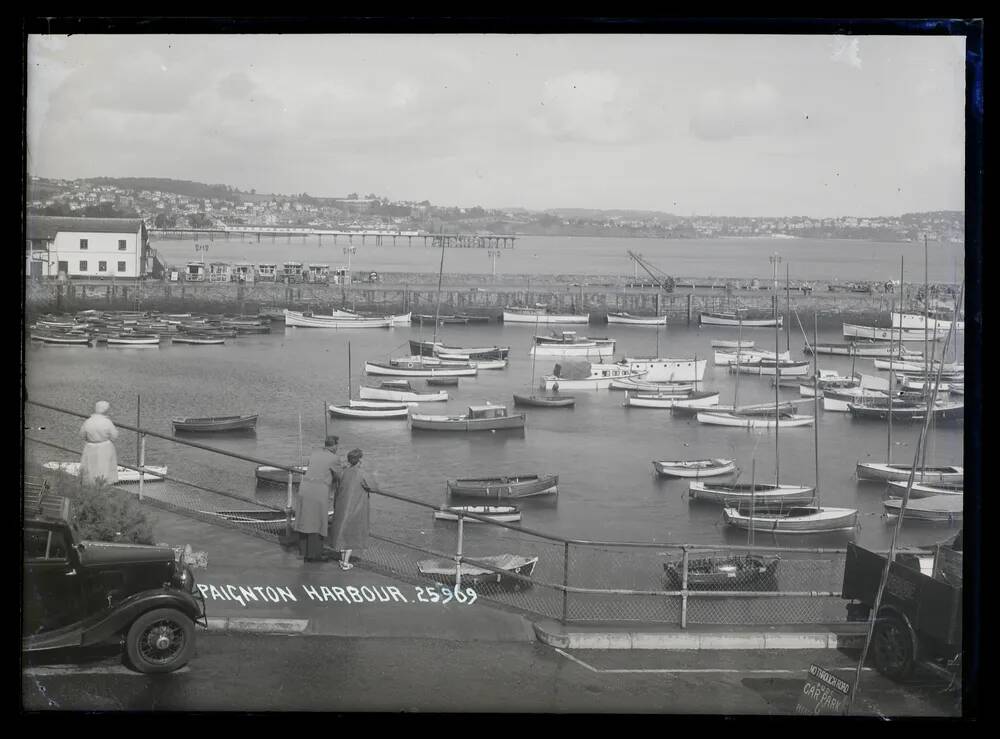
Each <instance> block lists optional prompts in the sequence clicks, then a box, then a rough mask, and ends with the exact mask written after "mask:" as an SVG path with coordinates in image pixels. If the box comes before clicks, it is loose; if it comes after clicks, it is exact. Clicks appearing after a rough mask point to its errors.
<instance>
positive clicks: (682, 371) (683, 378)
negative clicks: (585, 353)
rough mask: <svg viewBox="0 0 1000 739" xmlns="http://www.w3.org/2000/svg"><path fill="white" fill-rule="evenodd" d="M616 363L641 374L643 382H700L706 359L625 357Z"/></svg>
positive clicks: (703, 373) (703, 374)
mask: <svg viewBox="0 0 1000 739" xmlns="http://www.w3.org/2000/svg"><path fill="white" fill-rule="evenodd" d="M617 364H618V365H619V366H620V367H625V368H626V369H627V370H628V371H629V372H630V373H634V374H639V375H641V376H642V381H643V382H701V381H702V379H703V378H704V377H705V367H707V366H708V360H707V359H697V358H693V359H670V358H667V357H625V358H624V359H622V360H620V361H618V362H617Z"/></svg>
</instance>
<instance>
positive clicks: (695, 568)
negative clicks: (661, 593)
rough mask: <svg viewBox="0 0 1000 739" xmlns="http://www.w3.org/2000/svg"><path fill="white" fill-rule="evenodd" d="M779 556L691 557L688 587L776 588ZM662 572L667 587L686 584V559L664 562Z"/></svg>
mask: <svg viewBox="0 0 1000 739" xmlns="http://www.w3.org/2000/svg"><path fill="white" fill-rule="evenodd" d="M780 561H781V558H780V557H777V556H772V557H762V556H760V555H755V554H748V555H746V556H745V557H740V556H738V555H737V556H732V557H719V558H714V557H713V558H700V559H688V561H687V589H688V590H720V591H727V590H776V589H777V578H776V575H777V569H778V563H779V562H780ZM663 574H664V578H665V579H666V582H667V585H668V587H671V588H673V589H675V590H680V589H681V588H683V587H684V560H683V559H680V560H677V561H674V562H664V563H663Z"/></svg>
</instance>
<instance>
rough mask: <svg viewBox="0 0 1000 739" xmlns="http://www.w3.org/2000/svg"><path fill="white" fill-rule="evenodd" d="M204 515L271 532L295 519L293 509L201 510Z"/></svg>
mask: <svg viewBox="0 0 1000 739" xmlns="http://www.w3.org/2000/svg"><path fill="white" fill-rule="evenodd" d="M199 513H202V514H204V515H208V516H218V517H219V518H221V519H224V520H226V521H228V522H229V523H232V524H237V525H240V526H246V527H248V528H253V529H257V530H259V531H268V532H270V533H281V532H283V531H284V530H285V529H286V528H287V526H288V524H289V523H290V522H292V521H294V520H295V513H294V512H292V511H289V512H287V513H286V512H285V511H275V510H268V509H256V508H247V509H235V510H227V511H199ZM327 516H328V517H332V516H333V510H332V509H331V510H329V511H327Z"/></svg>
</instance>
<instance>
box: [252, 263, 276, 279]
mask: <svg viewBox="0 0 1000 739" xmlns="http://www.w3.org/2000/svg"><path fill="white" fill-rule="evenodd" d="M277 272H278V265H277V264H267V263H263V262H262V263H261V264H258V265H257V280H258V281H259V282H274V281H275V280H276V279H277Z"/></svg>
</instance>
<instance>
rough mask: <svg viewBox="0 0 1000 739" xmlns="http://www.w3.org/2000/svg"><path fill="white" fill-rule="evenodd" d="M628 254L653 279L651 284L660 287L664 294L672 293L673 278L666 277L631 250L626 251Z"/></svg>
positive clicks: (662, 272) (661, 271)
mask: <svg viewBox="0 0 1000 739" xmlns="http://www.w3.org/2000/svg"><path fill="white" fill-rule="evenodd" d="M626 251H627V252H628V255H629V258H631V259H633V260H634V261H635V263H636V264H638V265H639V266H640V267H642V268H643V269H644V270H646V272H647V273H648V274H649V276H650V277H652V278H653V282H655V283H656V284H657V285H659V286H660V289H661V290H663V291H664V292H668V293H672V292H673V291H674V278H673V277H671V276H670V275H668V274H667V273H666V272H664V271H663V270H662V269H660V268H659V267H656V266H654V265H652V264H650V263H649V262H647V261H646V260H645V259H643V258H642V257H641V256H639V255H638V254H636V253H635V252H634V251H632V250H631V249H628V250H626Z"/></svg>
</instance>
